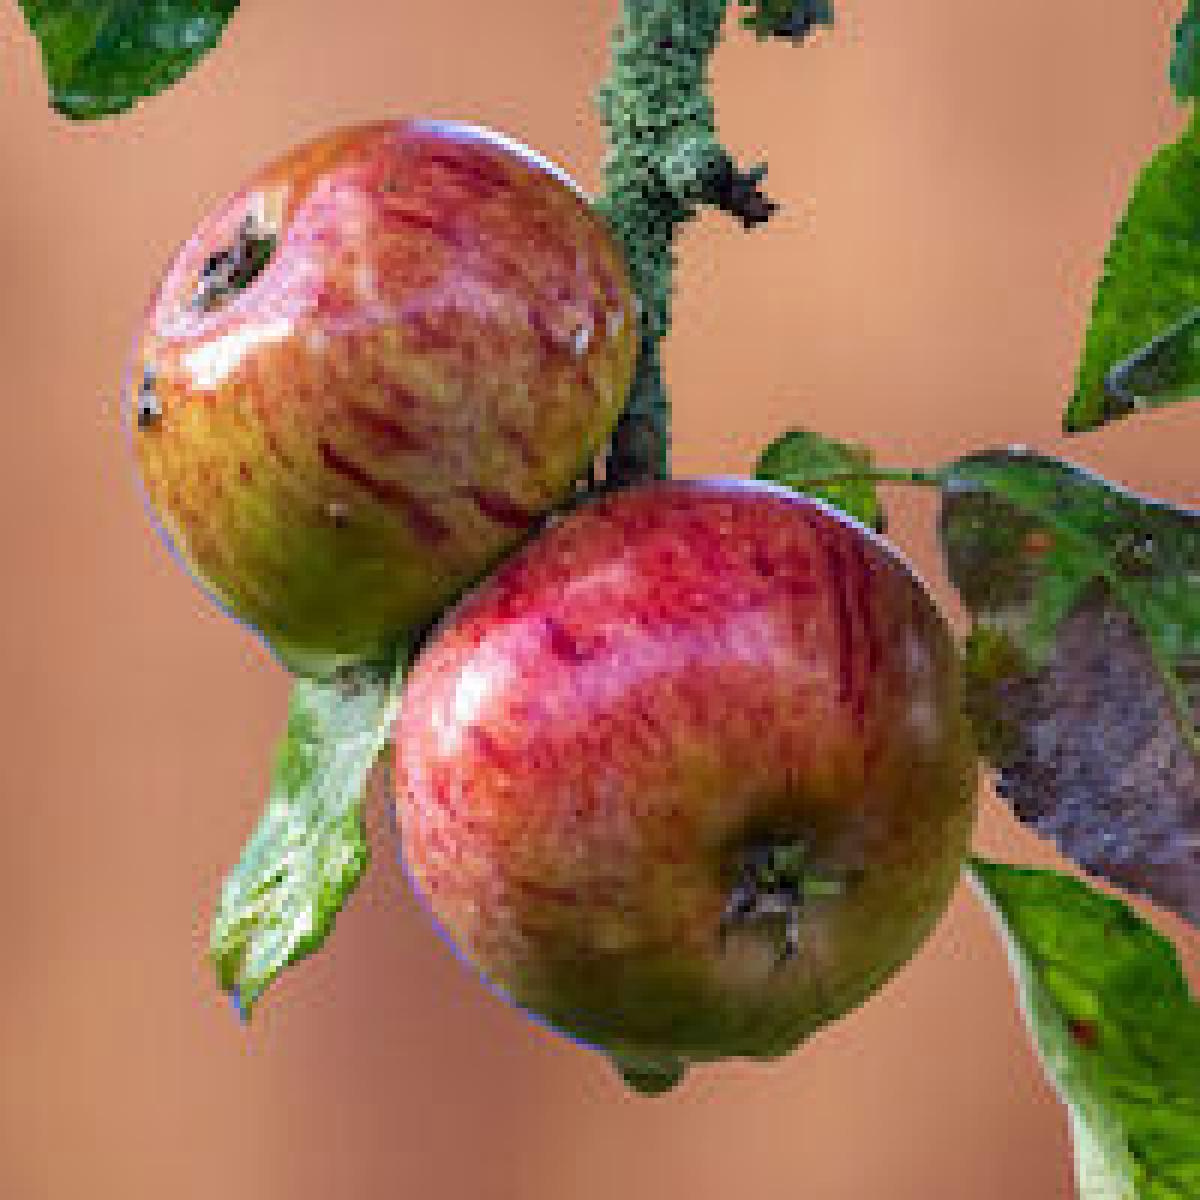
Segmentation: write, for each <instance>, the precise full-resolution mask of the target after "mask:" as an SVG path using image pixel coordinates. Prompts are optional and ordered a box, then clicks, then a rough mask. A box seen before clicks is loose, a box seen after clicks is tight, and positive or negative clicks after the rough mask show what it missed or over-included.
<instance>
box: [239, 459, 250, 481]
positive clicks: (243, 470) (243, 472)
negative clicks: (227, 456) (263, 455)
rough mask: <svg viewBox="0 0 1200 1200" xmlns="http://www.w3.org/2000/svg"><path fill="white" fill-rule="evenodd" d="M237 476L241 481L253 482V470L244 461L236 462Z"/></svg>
mask: <svg viewBox="0 0 1200 1200" xmlns="http://www.w3.org/2000/svg"><path fill="white" fill-rule="evenodd" d="M238 478H239V479H241V481H242V482H243V483H253V482H254V472H253V470H251V468H250V464H249V463H246V462H244V463H239V464H238Z"/></svg>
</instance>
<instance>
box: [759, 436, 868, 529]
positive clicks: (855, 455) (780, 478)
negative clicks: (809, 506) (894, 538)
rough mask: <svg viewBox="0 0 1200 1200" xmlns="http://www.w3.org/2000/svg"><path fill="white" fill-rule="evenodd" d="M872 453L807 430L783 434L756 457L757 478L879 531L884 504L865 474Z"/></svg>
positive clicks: (863, 448)
mask: <svg viewBox="0 0 1200 1200" xmlns="http://www.w3.org/2000/svg"><path fill="white" fill-rule="evenodd" d="M873 466H874V460H873V459H872V457H871V452H870V451H869V450H867V449H866V448H865V447H863V446H852V445H850V444H849V443H847V442H837V441H834V440H833V439H832V438H827V437H823V436H822V435H821V434H819V433H812V432H810V431H808V430H794V431H793V432H791V433H785V434H784V435H783V436H782V437H780V438H777V439H776V440H775V441H774V442H772V443H771V444H770V445H769V446H768V447H767V448H766V449H765V450H764V451H763V452H762V455H761V456H760V457H759V460H758V466H757V467H756V468H755V471H754V474H755V476H756V478H758V479H763V480H767V481H769V482H771V483H780V484H783V486H784V487H790V488H792V489H793V490H795V491H797V492H804V493H805V494H806V495H809V496H815V497H816V498H817V499H818V500H825V501H827V502H828V503H830V504H832V505H833V506H834V507H835V508H840V509H841V510H842V511H843V512H847V513H849V514H850V515H851V516H852V517H854V518H855V519H856V520H859V521H861V522H862V523H863V524H864V525H867V526H869V527H870V528H872V529H874V530H875V531H876V532H878V533H882V532H883V529H884V525H885V517H884V511H883V506H882V504H880V502H879V494H878V492H877V491H876V489H875V483H874V480H873V479H872V478H870V476H871V473H872V470H873Z"/></svg>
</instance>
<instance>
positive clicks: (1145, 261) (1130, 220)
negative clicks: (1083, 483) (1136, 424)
mask: <svg viewBox="0 0 1200 1200" xmlns="http://www.w3.org/2000/svg"><path fill="white" fill-rule="evenodd" d="M1198 395H1200V115H1196V116H1193V118H1192V120H1191V122H1190V124H1189V125H1188V128H1187V129H1186V131H1185V132H1184V134H1183V136H1182V137H1181V138H1180V139H1179V141H1177V142H1174V143H1171V144H1170V145H1167V146H1164V147H1163V148H1162V149H1160V150H1159V151H1158V152H1157V154H1155V156H1154V157H1153V158H1152V159H1151V160H1150V163H1149V164H1148V165H1147V166H1146V168H1145V169H1144V170H1143V172H1142V174H1141V177H1140V179H1139V180H1138V182H1137V185H1136V187H1135V188H1134V192H1133V197H1132V199H1131V200H1130V202H1129V206H1128V208H1127V209H1126V211H1125V215H1124V217H1123V218H1122V219H1121V223H1120V225H1119V226H1118V228H1117V232H1116V234H1115V236H1114V237H1113V240H1112V243H1111V244H1110V245H1109V248H1108V254H1107V258H1106V260H1105V268H1104V276H1103V278H1102V279H1101V281H1100V284H1099V286H1098V288H1097V289H1096V296H1095V301H1094V303H1093V306H1092V316H1091V322H1090V324H1089V326H1088V331H1087V336H1086V339H1085V342H1084V348H1083V357H1082V360H1081V362H1080V365H1079V370H1078V374H1077V377H1076V386H1075V393H1074V395H1073V396H1072V397H1071V400H1070V403H1069V404H1068V406H1067V411H1066V415H1065V417H1064V419H1063V425H1064V427H1065V429H1066V430H1067V432H1068V433H1082V432H1085V431H1087V430H1089V429H1095V428H1097V427H1098V426H1100V425H1103V424H1105V423H1106V422H1108V421H1113V420H1116V419H1117V418H1119V417H1124V416H1127V415H1129V414H1130V413H1133V412H1137V411H1140V410H1142V409H1146V408H1153V407H1157V406H1159V405H1163V404H1169V403H1171V402H1173V401H1176V400H1182V399H1188V398H1194V397H1196V396H1198Z"/></svg>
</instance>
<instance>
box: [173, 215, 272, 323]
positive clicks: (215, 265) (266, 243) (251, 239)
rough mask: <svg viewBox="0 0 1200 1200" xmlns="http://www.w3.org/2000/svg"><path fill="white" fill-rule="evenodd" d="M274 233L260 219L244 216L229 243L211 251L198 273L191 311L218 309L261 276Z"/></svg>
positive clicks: (268, 259) (269, 257) (269, 253)
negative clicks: (231, 241) (192, 309)
mask: <svg viewBox="0 0 1200 1200" xmlns="http://www.w3.org/2000/svg"><path fill="white" fill-rule="evenodd" d="M277 240H278V238H277V235H276V233H275V232H274V231H273V230H272V229H270V228H268V227H267V226H266V224H265V223H264V222H263V221H262V219H261V218H259V217H258V216H256V215H255V214H254V213H248V214H247V215H246V217H245V219H244V220H243V221H242V223H241V225H239V226H238V231H237V235H236V237H235V238H234V240H233V243H232V244H231V245H228V246H224V247H222V248H221V249H220V250H216V251H214V252H213V253H212V254H210V255H209V256H208V259H207V260H206V261H205V263H204V266H203V267H202V268H201V270H200V278H199V280H198V281H197V283H196V293H195V295H194V296H193V297H192V307H193V308H196V309H198V310H199V311H201V312H212V311H213V310H214V309H216V308H219V307H220V306H221V305H222V304H224V303H225V301H226V300H228V299H229V297H230V296H232V295H233V294H234V293H235V292H240V291H242V290H244V289H245V288H247V287H249V286H250V284H252V283H253V282H254V280H255V279H257V278H258V276H259V275H261V274H262V272H263V271H264V269H265V268H266V266H267V263H269V262H270V261H271V256H272V255H273V254H274V253H275V244H276V241H277Z"/></svg>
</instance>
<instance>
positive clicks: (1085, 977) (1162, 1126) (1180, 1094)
mask: <svg viewBox="0 0 1200 1200" xmlns="http://www.w3.org/2000/svg"><path fill="white" fill-rule="evenodd" d="M968 873H969V875H970V877H971V879H972V882H973V883H974V884H975V886H976V888H977V889H978V891H979V894H980V897H981V899H983V900H984V901H985V902H986V904H987V906H988V908H989V909H990V910H991V913H992V916H993V917H994V919H995V921H996V924H997V926H998V927H999V930H1000V933H1001V935H1002V936H1003V937H1004V940H1005V942H1006V944H1007V947H1008V952H1009V959H1010V962H1011V964H1012V968H1013V973H1014V975H1015V976H1016V980H1017V986H1018V989H1019V992H1020V998H1021V1007H1022V1009H1023V1011H1024V1015H1025V1019H1026V1022H1027V1024H1028V1026H1029V1032H1030V1035H1031V1036H1032V1038H1033V1041H1034V1044H1035V1045H1036V1047H1037V1050H1038V1054H1039V1055H1040V1057H1041V1060H1042V1065H1043V1067H1044V1068H1045V1071H1046V1075H1047V1077H1048V1079H1049V1080H1050V1083H1051V1084H1052V1085H1053V1086H1054V1088H1055V1089H1056V1090H1057V1092H1058V1094H1059V1096H1060V1098H1061V1099H1062V1101H1063V1103H1064V1104H1065V1105H1066V1106H1067V1110H1068V1112H1069V1114H1070V1119H1071V1133H1072V1140H1073V1141H1074V1146H1075V1164H1076V1175H1077V1182H1078V1185H1079V1194H1080V1197H1081V1200H1195V1198H1196V1197H1197V1196H1200V1006H1198V1005H1197V1004H1196V1001H1195V999H1194V998H1193V997H1192V996H1191V994H1190V993H1189V991H1188V985H1187V980H1186V979H1185V978H1184V974H1183V969H1182V967H1181V966H1180V962H1179V956H1178V955H1177V954H1176V953H1175V951H1174V949H1173V948H1172V946H1171V943H1170V942H1168V941H1167V939H1166V938H1164V937H1163V936H1162V935H1161V934H1159V933H1157V932H1156V931H1155V930H1154V929H1153V927H1151V926H1150V925H1149V924H1147V922H1145V921H1143V920H1142V918H1141V917H1139V916H1138V915H1137V914H1136V913H1135V912H1133V911H1132V910H1131V909H1130V908H1129V907H1128V906H1127V905H1126V904H1125V903H1124V902H1122V901H1121V900H1119V899H1118V898H1117V897H1116V896H1109V895H1106V894H1104V893H1103V892H1099V891H1096V890H1095V889H1093V888H1090V887H1088V886H1087V885H1086V884H1085V883H1084V882H1083V881H1082V880H1079V879H1074V878H1072V877H1071V876H1069V875H1061V874H1059V873H1057V872H1055V871H1042V870H1035V869H1033V868H1031V867H1012V866H1008V865H1006V864H1004V863H995V862H986V861H985V860H983V859H978V858H977V859H974V860H972V862H971V864H970V867H969V869H968Z"/></svg>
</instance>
